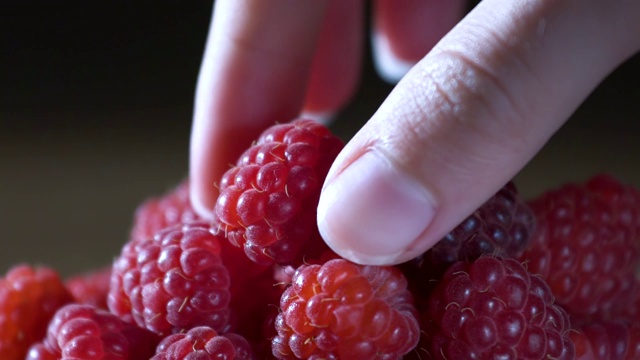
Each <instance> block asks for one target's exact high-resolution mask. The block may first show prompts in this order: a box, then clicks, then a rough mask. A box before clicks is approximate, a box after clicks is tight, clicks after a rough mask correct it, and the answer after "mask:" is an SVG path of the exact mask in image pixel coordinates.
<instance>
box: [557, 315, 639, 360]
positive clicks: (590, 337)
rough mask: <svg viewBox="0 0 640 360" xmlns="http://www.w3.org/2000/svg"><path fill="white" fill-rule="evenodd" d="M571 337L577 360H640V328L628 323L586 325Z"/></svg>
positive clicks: (572, 333) (608, 322)
mask: <svg viewBox="0 0 640 360" xmlns="http://www.w3.org/2000/svg"><path fill="white" fill-rule="evenodd" d="M569 336H570V337H571V341H573V343H574V345H575V348H576V360H637V359H640V326H639V325H637V324H633V323H629V322H626V321H601V322H595V323H591V324H588V325H584V326H582V327H580V328H578V329H577V330H575V331H572V332H571V333H570V334H569Z"/></svg>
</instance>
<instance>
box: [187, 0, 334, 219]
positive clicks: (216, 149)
mask: <svg viewBox="0 0 640 360" xmlns="http://www.w3.org/2000/svg"><path fill="white" fill-rule="evenodd" d="M326 4H327V1H326V0H321V1H320V0H319V1H304V2H302V1H296V0H273V1H261V0H248V1H235V0H219V1H216V4H215V8H214V12H213V18H212V24H211V28H210V31H209V37H208V39H207V46H206V50H205V54H204V58H203V61H202V66H201V69H200V75H199V79H198V85H197V89H196V97H195V109H194V115H193V127H192V132H191V148H190V164H189V165H190V169H189V170H190V174H189V175H190V179H191V199H192V205H193V207H194V209H195V210H196V211H197V212H198V213H199V214H200V215H201V216H204V217H210V216H211V215H210V214H211V209H212V207H213V204H214V203H215V200H216V196H217V194H216V193H215V188H214V184H215V182H216V181H217V180H218V179H219V178H220V176H221V175H222V173H224V171H225V170H226V169H227V168H228V163H229V161H233V160H235V158H237V157H238V156H239V155H240V154H241V152H242V151H243V150H244V149H246V148H247V147H248V146H249V145H250V144H251V141H252V140H253V139H255V138H256V137H257V136H258V135H259V133H260V132H261V131H262V130H263V129H265V128H266V127H267V126H268V125H271V124H273V123H274V122H276V121H289V120H291V119H293V118H294V117H295V116H297V114H298V113H299V112H300V109H301V108H302V105H303V102H304V97H305V89H306V84H307V81H308V77H309V69H310V68H311V63H312V59H313V54H314V50H315V45H316V42H317V38H318V34H319V32H320V28H321V26H322V20H323V18H324V12H325V8H326Z"/></svg>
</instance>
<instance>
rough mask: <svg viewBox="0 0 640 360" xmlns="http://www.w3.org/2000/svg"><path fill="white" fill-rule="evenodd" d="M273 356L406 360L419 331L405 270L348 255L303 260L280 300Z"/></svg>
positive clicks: (273, 341) (282, 359) (416, 341)
mask: <svg viewBox="0 0 640 360" xmlns="http://www.w3.org/2000/svg"><path fill="white" fill-rule="evenodd" d="M280 309H281V313H280V314H279V315H278V316H277V318H276V321H275V326H276V330H277V332H278V335H277V336H276V337H275V338H274V339H273V340H272V350H273V355H274V356H275V357H276V358H277V359H280V360H285V359H286V360H289V359H371V360H374V359H402V356H403V355H404V354H406V353H408V352H409V351H411V350H412V349H413V348H414V347H415V346H416V344H417V343H418V339H419V336H420V328H419V325H418V321H417V318H416V315H417V314H416V310H415V308H414V306H413V304H412V297H411V294H410V293H409V291H408V290H407V282H406V279H405V278H404V276H403V275H402V273H401V272H400V271H399V270H398V269H397V268H394V267H380V266H363V265H357V264H353V263H351V262H349V261H347V260H344V259H334V260H330V261H328V262H326V263H325V264H324V265H301V266H300V267H298V268H297V269H296V272H295V274H294V275H293V278H292V283H291V285H290V286H289V287H288V288H287V289H286V290H285V292H284V294H283V295H282V299H281V301H280Z"/></svg>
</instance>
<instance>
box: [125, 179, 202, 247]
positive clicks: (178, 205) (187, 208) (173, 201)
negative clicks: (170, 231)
mask: <svg viewBox="0 0 640 360" xmlns="http://www.w3.org/2000/svg"><path fill="white" fill-rule="evenodd" d="M200 220H202V219H201V218H200V217H199V216H198V215H197V214H196V212H195V211H194V210H193V208H192V207H191V202H190V200H189V181H188V180H183V181H182V182H181V183H180V184H179V185H178V186H176V187H175V188H174V189H172V190H170V191H168V192H167V193H165V194H163V195H160V196H157V197H153V198H150V199H147V200H146V201H145V202H144V203H142V204H141V205H139V206H138V208H137V209H136V212H135V216H134V219H133V227H132V229H131V237H130V239H131V240H134V241H135V240H144V239H147V238H152V237H153V236H154V235H155V234H156V233H157V232H158V231H160V230H162V229H164V228H167V227H170V226H173V225H178V224H183V223H189V222H195V221H200Z"/></svg>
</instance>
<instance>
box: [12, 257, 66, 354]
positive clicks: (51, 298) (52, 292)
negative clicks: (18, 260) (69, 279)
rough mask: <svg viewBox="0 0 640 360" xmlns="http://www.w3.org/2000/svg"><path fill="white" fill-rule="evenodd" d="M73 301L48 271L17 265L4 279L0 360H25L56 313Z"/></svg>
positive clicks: (49, 270)
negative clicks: (30, 348) (28, 351)
mask: <svg viewBox="0 0 640 360" xmlns="http://www.w3.org/2000/svg"><path fill="white" fill-rule="evenodd" d="M72 300H73V299H72V297H71V294H70V293H69V291H68V290H67V289H66V288H65V287H64V284H63V283H62V280H61V279H60V276H59V275H58V273H57V272H56V271H55V270H53V269H50V268H48V267H32V266H29V265H16V266H14V267H12V268H11V269H10V270H9V271H8V272H7V274H6V276H5V277H4V278H2V279H0V359H2V360H14V359H20V360H22V359H24V357H25V355H26V354H27V350H28V348H29V346H31V344H32V343H33V342H35V341H39V340H40V339H42V338H43V337H44V336H45V334H46V331H47V324H48V323H49V320H50V319H51V317H52V316H53V315H54V313H55V312H56V310H58V308H60V307H61V306H63V305H64V304H66V303H69V302H71V301H72Z"/></svg>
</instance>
